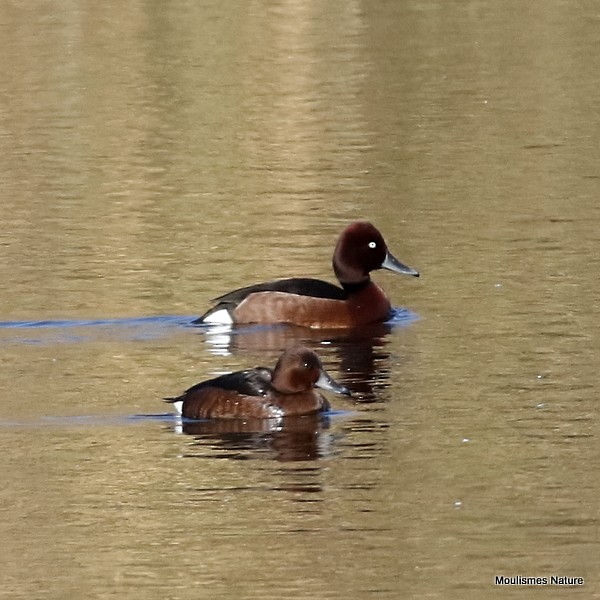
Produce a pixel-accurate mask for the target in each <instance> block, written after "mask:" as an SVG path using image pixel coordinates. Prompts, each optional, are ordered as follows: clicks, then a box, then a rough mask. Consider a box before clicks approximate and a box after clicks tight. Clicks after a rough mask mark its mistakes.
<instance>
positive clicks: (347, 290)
mask: <svg viewBox="0 0 600 600" xmlns="http://www.w3.org/2000/svg"><path fill="white" fill-rule="evenodd" d="M377 269H388V270H390V271H394V272H395V273H403V274H405V275H413V276H415V277H418V276H419V272H418V271H415V269H411V268H410V267H407V266H406V265H403V264H402V263H401V262H400V261H398V260H397V259H396V258H394V256H393V255H392V254H391V253H390V252H389V250H388V249H387V246H386V244H385V241H384V239H383V236H382V235H381V233H379V231H378V230H377V228H376V227H374V226H373V225H372V224H371V223H367V222H365V221H357V222H355V223H352V224H350V225H348V227H346V229H344V231H343V232H342V234H341V236H340V238H339V240H338V242H337V245H336V247H335V251H334V253H333V270H334V272H335V274H336V277H337V278H338V280H339V282H340V283H341V285H342V287H338V286H336V285H333V284H331V283H328V282H326V281H321V280H319V279H309V278H292V279H278V280H276V281H270V282H267V283H259V284H256V285H251V286H248V287H244V288H240V289H238V290H234V291H232V292H229V293H227V294H224V295H223V296H220V297H219V298H216V299H215V302H216V304H215V306H213V307H212V308H211V309H210V310H208V311H207V312H206V313H205V314H203V315H202V316H201V317H200V318H198V319H196V320H195V321H194V323H195V324H215V323H220V324H230V323H290V324H294V325H302V326H305V327H314V328H339V327H359V326H362V325H368V324H369V323H379V322H383V321H385V320H387V319H388V318H389V316H390V311H391V305H390V301H389V299H388V297H387V295H386V294H385V292H384V291H383V290H382V289H381V288H380V287H379V286H378V285H377V284H376V283H375V282H373V281H371V277H370V276H369V273H370V272H371V271H375V270H377Z"/></svg>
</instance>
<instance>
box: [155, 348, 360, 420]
mask: <svg viewBox="0 0 600 600" xmlns="http://www.w3.org/2000/svg"><path fill="white" fill-rule="evenodd" d="M315 387H319V388H322V389H325V390H329V391H332V392H336V393H339V394H345V395H348V394H349V392H348V390H347V389H346V388H345V387H343V386H341V385H340V384H338V383H337V382H335V381H334V380H333V379H332V378H331V377H330V376H329V375H328V374H327V372H326V371H325V370H324V369H323V366H322V365H321V361H320V360H319V358H318V357H317V355H316V354H315V353H314V352H312V351H311V350H309V349H307V348H303V347H294V348H291V349H288V350H286V351H285V352H284V353H283V354H282V355H281V357H280V358H279V360H278V361H277V365H276V366H275V368H274V369H270V368H267V367H256V368H255V369H248V370H245V371H236V372H234V373H230V374H227V375H221V376H219V377H215V378H213V379H209V380H207V381H203V382H201V383H198V384H196V385H194V386H192V387H191V388H189V389H188V390H186V391H185V392H184V393H183V394H182V395H181V396H177V397H175V398H165V400H166V401H167V402H170V403H173V404H175V406H176V408H177V409H178V412H180V413H181V414H182V415H183V416H184V417H186V418H188V419H271V418H279V417H286V416H295V415H304V414H311V413H316V412H321V411H326V410H329V408H330V405H329V402H328V400H327V399H326V398H325V397H324V396H323V395H321V394H320V393H319V392H317V391H316V390H315Z"/></svg>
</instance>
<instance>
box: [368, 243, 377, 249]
mask: <svg viewBox="0 0 600 600" xmlns="http://www.w3.org/2000/svg"><path fill="white" fill-rule="evenodd" d="M369 248H371V249H373V248H377V244H376V243H375V242H369Z"/></svg>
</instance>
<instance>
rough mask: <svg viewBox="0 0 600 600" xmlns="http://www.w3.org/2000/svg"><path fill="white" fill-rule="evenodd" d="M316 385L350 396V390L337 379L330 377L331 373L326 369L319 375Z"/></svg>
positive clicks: (328, 390)
mask: <svg viewBox="0 0 600 600" xmlns="http://www.w3.org/2000/svg"><path fill="white" fill-rule="evenodd" d="M315 386H316V387H318V388H321V389H322V390H325V391H327V392H333V393H334V394H342V395H343V396H350V390H349V389H348V388H347V387H344V386H343V385H341V384H339V383H338V382H337V381H335V380H334V379H333V378H332V377H330V375H329V373H327V372H326V371H324V370H321V374H320V375H319V379H317V381H316V382H315Z"/></svg>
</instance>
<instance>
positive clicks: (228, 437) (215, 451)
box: [177, 414, 333, 462]
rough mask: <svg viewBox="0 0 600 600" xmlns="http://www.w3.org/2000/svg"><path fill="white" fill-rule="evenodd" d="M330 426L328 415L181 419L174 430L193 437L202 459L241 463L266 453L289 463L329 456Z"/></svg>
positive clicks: (330, 444) (331, 448) (195, 455)
mask: <svg viewBox="0 0 600 600" xmlns="http://www.w3.org/2000/svg"><path fill="white" fill-rule="evenodd" d="M329 427H330V419H329V417H328V416H326V415H322V414H321V415H320V414H312V415H303V416H299V417H283V418H281V419H243V420H242V419H221V420H212V421H191V420H182V421H181V424H180V425H178V427H177V429H178V430H181V431H182V432H183V433H185V434H187V435H193V436H196V442H195V444H194V445H195V446H196V447H198V448H200V449H201V450H202V451H203V454H202V455H201V456H203V457H207V458H208V457H209V458H228V459H239V460H243V459H248V458H253V457H254V458H258V457H260V458H264V457H265V454H267V455H269V456H272V457H273V458H274V459H276V460H279V461H282V462H288V461H301V460H316V459H318V458H322V457H325V456H328V455H331V454H332V452H333V444H332V439H331V434H330V433H329V431H328V430H329ZM204 452H206V454H204ZM185 456H194V457H196V458H197V457H198V455H197V454H186V455H185Z"/></svg>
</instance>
